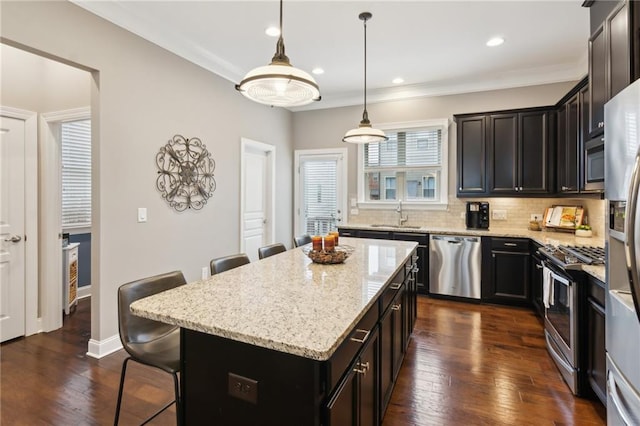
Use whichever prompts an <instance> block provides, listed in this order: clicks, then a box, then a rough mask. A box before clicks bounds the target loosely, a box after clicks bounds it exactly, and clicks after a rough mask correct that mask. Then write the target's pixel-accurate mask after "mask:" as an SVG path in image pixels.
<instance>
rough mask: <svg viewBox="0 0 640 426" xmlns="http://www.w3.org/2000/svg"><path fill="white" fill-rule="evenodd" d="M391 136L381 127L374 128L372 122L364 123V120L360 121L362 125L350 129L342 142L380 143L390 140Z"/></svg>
mask: <svg viewBox="0 0 640 426" xmlns="http://www.w3.org/2000/svg"><path fill="white" fill-rule="evenodd" d="M388 139H389V138H388V137H387V136H386V135H385V134H384V132H383V131H382V130H380V129H374V128H373V127H371V123H364V120H363V121H361V122H360V125H359V126H358V127H356V128H355V129H351V130H349V131H348V132H347V133H346V134H345V135H344V137H343V138H342V142H349V143H380V142H384V141H386V140H388Z"/></svg>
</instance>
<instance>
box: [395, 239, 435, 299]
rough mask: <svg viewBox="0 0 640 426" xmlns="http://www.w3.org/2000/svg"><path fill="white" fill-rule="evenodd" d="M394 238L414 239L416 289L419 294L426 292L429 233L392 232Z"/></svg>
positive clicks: (427, 288) (427, 286)
mask: <svg viewBox="0 0 640 426" xmlns="http://www.w3.org/2000/svg"><path fill="white" fill-rule="evenodd" d="M393 239H394V240H401V241H415V242H416V243H418V248H417V250H416V255H417V259H415V263H416V265H417V268H416V269H417V271H416V272H415V283H413V284H414V285H415V286H416V291H417V292H418V293H420V294H427V292H428V290H429V235H427V234H419V233H416V232H394V233H393Z"/></svg>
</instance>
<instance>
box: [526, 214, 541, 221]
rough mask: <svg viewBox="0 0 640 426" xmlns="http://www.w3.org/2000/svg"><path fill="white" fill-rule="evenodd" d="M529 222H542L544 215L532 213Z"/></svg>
mask: <svg viewBox="0 0 640 426" xmlns="http://www.w3.org/2000/svg"><path fill="white" fill-rule="evenodd" d="M529 220H542V213H531V218H530V219H529Z"/></svg>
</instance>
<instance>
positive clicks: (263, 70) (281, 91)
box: [236, 0, 320, 107]
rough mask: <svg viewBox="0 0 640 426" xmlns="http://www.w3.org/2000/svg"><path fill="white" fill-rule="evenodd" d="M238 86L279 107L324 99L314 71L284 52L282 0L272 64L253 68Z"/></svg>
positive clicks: (241, 90) (250, 94)
mask: <svg viewBox="0 0 640 426" xmlns="http://www.w3.org/2000/svg"><path fill="white" fill-rule="evenodd" d="M236 90H238V91H239V92H240V93H242V94H243V95H244V96H245V97H247V98H249V99H251V100H252V101H255V102H258V103H261V104H265V105H271V106H278V107H295V106H302V105H307V104H309V103H311V102H313V101H319V100H320V89H319V88H318V84H317V83H316V81H315V80H314V78H313V77H311V75H309V74H308V73H306V72H304V71H302V70H301V69H298V68H295V67H293V66H292V65H291V63H290V62H289V58H288V57H287V55H285V53H284V39H283V38H282V0H280V36H279V37H278V43H277V44H276V53H275V55H273V58H272V59H271V63H270V64H269V65H266V66H263V67H258V68H254V69H253V70H251V71H249V72H248V73H247V75H246V76H245V77H244V79H243V80H242V81H241V82H240V84H236Z"/></svg>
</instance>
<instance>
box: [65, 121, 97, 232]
mask: <svg viewBox="0 0 640 426" xmlns="http://www.w3.org/2000/svg"><path fill="white" fill-rule="evenodd" d="M60 127H61V141H62V143H61V144H62V227H63V228H74V227H84V226H90V225H91V120H78V121H68V122H63V123H61V126H60Z"/></svg>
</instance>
